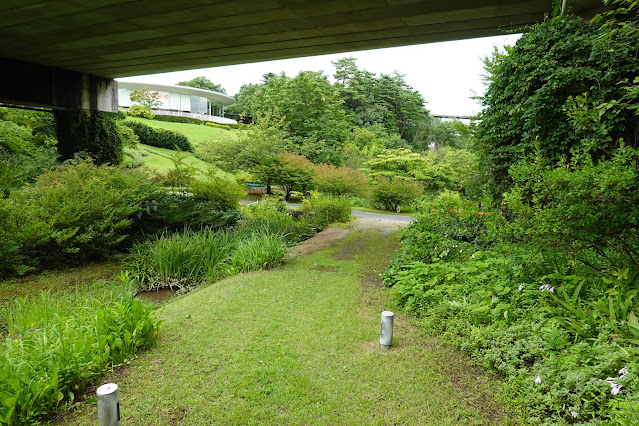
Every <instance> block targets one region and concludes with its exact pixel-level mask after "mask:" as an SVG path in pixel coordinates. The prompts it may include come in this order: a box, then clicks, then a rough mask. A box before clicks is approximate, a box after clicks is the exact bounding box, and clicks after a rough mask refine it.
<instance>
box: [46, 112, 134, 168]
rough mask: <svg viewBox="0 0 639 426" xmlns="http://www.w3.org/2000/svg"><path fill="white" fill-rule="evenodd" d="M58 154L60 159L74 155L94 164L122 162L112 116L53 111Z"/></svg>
mask: <svg viewBox="0 0 639 426" xmlns="http://www.w3.org/2000/svg"><path fill="white" fill-rule="evenodd" d="M53 114H54V116H55V121H56V128H57V139H58V152H59V153H60V158H61V159H62V160H66V159H70V158H74V157H75V156H77V155H80V156H85V157H90V158H92V159H93V161H95V163H96V164H104V163H109V164H112V165H117V164H120V162H122V157H123V141H122V136H121V134H120V132H119V129H118V123H117V120H116V119H115V117H114V115H113V114H109V113H105V112H99V111H95V112H93V113H92V114H89V113H88V112H87V111H84V110H80V109H76V110H73V111H63V110H55V111H54V113H53Z"/></svg>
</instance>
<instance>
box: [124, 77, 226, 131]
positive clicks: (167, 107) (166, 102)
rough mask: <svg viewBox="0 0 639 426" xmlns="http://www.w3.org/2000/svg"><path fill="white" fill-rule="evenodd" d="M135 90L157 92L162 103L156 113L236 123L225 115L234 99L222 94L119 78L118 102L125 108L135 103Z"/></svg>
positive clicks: (154, 110)
mask: <svg viewBox="0 0 639 426" xmlns="http://www.w3.org/2000/svg"><path fill="white" fill-rule="evenodd" d="M135 89H147V90H149V91H151V92H157V93H158V95H159V97H160V100H161V101H162V104H161V105H160V106H159V107H158V108H157V109H153V113H154V114H159V115H176V116H182V117H192V118H199V119H200V120H205V121H214V122H216V123H222V124H231V123H236V121H235V120H231V119H228V118H224V108H225V107H227V106H229V105H232V104H234V103H235V99H233V98H232V97H230V96H227V95H225V94H223V93H218V92H212V91H210V90H204V89H196V88H195V87H187V86H169V85H164V84H150V83H133V82H125V81H119V82H118V104H119V106H120V107H121V108H123V109H124V110H125V111H126V110H128V109H129V107H130V106H131V105H133V104H134V102H131V98H130V96H131V91H132V90H135Z"/></svg>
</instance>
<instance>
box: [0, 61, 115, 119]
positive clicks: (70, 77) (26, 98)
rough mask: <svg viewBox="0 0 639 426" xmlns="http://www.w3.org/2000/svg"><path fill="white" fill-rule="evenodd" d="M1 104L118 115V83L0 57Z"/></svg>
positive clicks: (108, 79)
mask: <svg viewBox="0 0 639 426" xmlns="http://www.w3.org/2000/svg"><path fill="white" fill-rule="evenodd" d="M0 103H5V104H9V105H23V106H37V107H44V108H53V109H67V110H69V109H77V108H81V109H84V110H87V111H90V112H93V111H103V112H117V111H118V83H117V82H116V81H115V80H113V79H110V78H102V77H96V76H93V75H89V74H82V73H79V72H74V71H67V70H63V69H60V68H53V67H47V66H44V65H36V64H30V63H27V62H21V61H14V60H12V59H6V58H0Z"/></svg>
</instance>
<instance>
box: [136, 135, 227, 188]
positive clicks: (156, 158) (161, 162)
mask: <svg viewBox="0 0 639 426" xmlns="http://www.w3.org/2000/svg"><path fill="white" fill-rule="evenodd" d="M138 150H139V151H140V152H141V153H142V154H143V155H144V157H143V158H144V166H145V167H147V168H148V169H150V170H153V171H157V172H161V173H166V172H168V171H169V170H171V169H173V168H174V166H173V161H171V155H175V151H173V150H170V149H164V148H157V147H155V146H150V145H144V144H139V147H138ZM182 154H183V155H184V156H185V158H184V163H185V164H188V165H189V166H193V167H194V168H195V169H196V170H197V172H196V176H203V175H204V174H206V173H207V171H208V170H211V169H213V170H215V174H216V175H218V176H220V177H225V178H227V179H230V180H234V179H235V178H234V177H233V175H232V174H230V173H228V172H225V171H223V170H221V169H218V168H217V167H215V166H214V165H213V164H211V163H207V162H206V161H204V160H201V159H199V158H197V157H196V156H195V155H193V154H192V153H190V152H183V153H182Z"/></svg>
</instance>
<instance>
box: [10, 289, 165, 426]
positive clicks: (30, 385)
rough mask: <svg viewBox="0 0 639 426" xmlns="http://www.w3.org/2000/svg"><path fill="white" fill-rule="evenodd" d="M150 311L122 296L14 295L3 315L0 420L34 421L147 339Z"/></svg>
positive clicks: (152, 326)
mask: <svg viewBox="0 0 639 426" xmlns="http://www.w3.org/2000/svg"><path fill="white" fill-rule="evenodd" d="M154 312H155V309H154V308H153V306H151V305H145V304H144V303H143V302H141V301H140V300H136V299H132V298H131V297H130V296H124V295H120V296H116V295H113V296H110V297H109V296H104V297H102V298H101V299H100V300H96V299H81V298H77V297H76V298H71V297H67V298H66V299H65V300H62V301H59V300H56V299H55V298H53V297H51V296H45V295H42V297H41V298H40V299H35V300H34V299H27V300H25V299H19V300H17V301H16V304H15V305H14V306H13V308H12V309H10V310H9V311H8V312H7V313H6V314H5V315H6V317H5V323H6V324H7V325H8V335H7V336H6V337H5V339H4V341H3V343H2V356H0V377H1V380H0V394H1V395H2V404H0V418H1V419H2V423H7V424H36V423H38V420H44V417H45V416H47V415H50V414H52V413H53V412H55V411H56V410H57V409H59V408H60V407H62V406H64V405H66V404H71V403H73V402H74V400H75V398H76V397H77V396H80V395H82V392H83V391H84V389H86V387H87V386H88V385H91V384H96V382H97V381H98V380H99V379H100V378H101V377H102V375H103V374H105V373H106V372H107V371H108V369H109V368H110V367H112V366H113V365H117V364H120V363H122V362H124V361H126V360H127V359H130V358H131V357H133V356H134V355H135V354H136V353H137V352H138V350H140V349H143V348H145V347H147V346H149V345H150V344H151V343H153V341H154V339H155V336H156V333H157V331H158V322H157V320H156V319H155V316H154Z"/></svg>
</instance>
